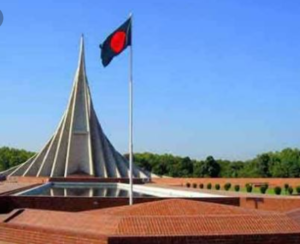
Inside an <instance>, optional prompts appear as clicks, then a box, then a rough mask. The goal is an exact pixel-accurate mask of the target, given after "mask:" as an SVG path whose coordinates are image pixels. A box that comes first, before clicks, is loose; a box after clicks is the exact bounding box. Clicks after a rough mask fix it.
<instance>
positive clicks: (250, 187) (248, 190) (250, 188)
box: [246, 184, 253, 193]
mask: <svg viewBox="0 0 300 244" xmlns="http://www.w3.org/2000/svg"><path fill="white" fill-rule="evenodd" d="M252 190H253V187H252V185H251V184H246V191H247V192H248V193H251V192H252Z"/></svg>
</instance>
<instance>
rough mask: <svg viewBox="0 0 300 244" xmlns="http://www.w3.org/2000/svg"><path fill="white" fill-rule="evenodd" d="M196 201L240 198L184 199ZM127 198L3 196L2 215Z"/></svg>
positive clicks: (94, 206)
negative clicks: (20, 210)
mask: <svg viewBox="0 0 300 244" xmlns="http://www.w3.org/2000/svg"><path fill="white" fill-rule="evenodd" d="M166 199H170V198H158V197H153V198H146V197H144V198H143V197H140V198H134V203H145V202H152V201H159V200H166ZM182 199H189V200H195V201H204V202H213V203H220V204H227V205H233V206H239V204H240V202H239V198H238V197H226V198H209V197H208V198H192V199H191V198H182ZM128 202H129V199H128V198H127V197H111V198H109V197H108V198H101V197H47V196H39V197H36V196H3V197H0V213H7V212H9V211H11V210H13V209H17V208H32V209H46V210H56V211H68V212H78V211H84V210H92V209H101V208H109V207H117V206H125V205H128Z"/></svg>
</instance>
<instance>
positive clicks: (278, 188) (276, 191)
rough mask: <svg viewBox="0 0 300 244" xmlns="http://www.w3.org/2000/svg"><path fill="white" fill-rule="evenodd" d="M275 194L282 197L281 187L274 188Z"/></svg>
mask: <svg viewBox="0 0 300 244" xmlns="http://www.w3.org/2000/svg"><path fill="white" fill-rule="evenodd" d="M274 192H275V194H276V195H280V194H281V187H280V186H276V187H275V188H274Z"/></svg>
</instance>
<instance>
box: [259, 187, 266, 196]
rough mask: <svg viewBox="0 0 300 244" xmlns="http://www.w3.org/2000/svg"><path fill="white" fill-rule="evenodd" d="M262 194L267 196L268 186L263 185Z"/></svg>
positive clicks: (260, 188)
mask: <svg viewBox="0 0 300 244" xmlns="http://www.w3.org/2000/svg"><path fill="white" fill-rule="evenodd" d="M259 190H260V193H262V194H265V193H266V192H267V190H268V185H261V186H260V187H259Z"/></svg>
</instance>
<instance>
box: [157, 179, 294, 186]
mask: <svg viewBox="0 0 300 244" xmlns="http://www.w3.org/2000/svg"><path fill="white" fill-rule="evenodd" d="M188 182H189V183H191V184H193V183H196V184H198V185H199V184H200V183H203V184H205V185H206V184H208V183H211V184H213V185H215V184H220V185H221V186H223V185H224V184H225V183H227V182H230V183H231V184H232V185H236V184H238V185H240V186H244V185H245V184H247V183H254V184H255V183H268V184H269V186H271V187H273V186H282V187H283V186H284V184H286V183H287V184H289V185H290V186H293V187H296V186H300V178H152V183H156V184H162V185H170V186H181V185H185V184H186V183H188Z"/></svg>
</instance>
